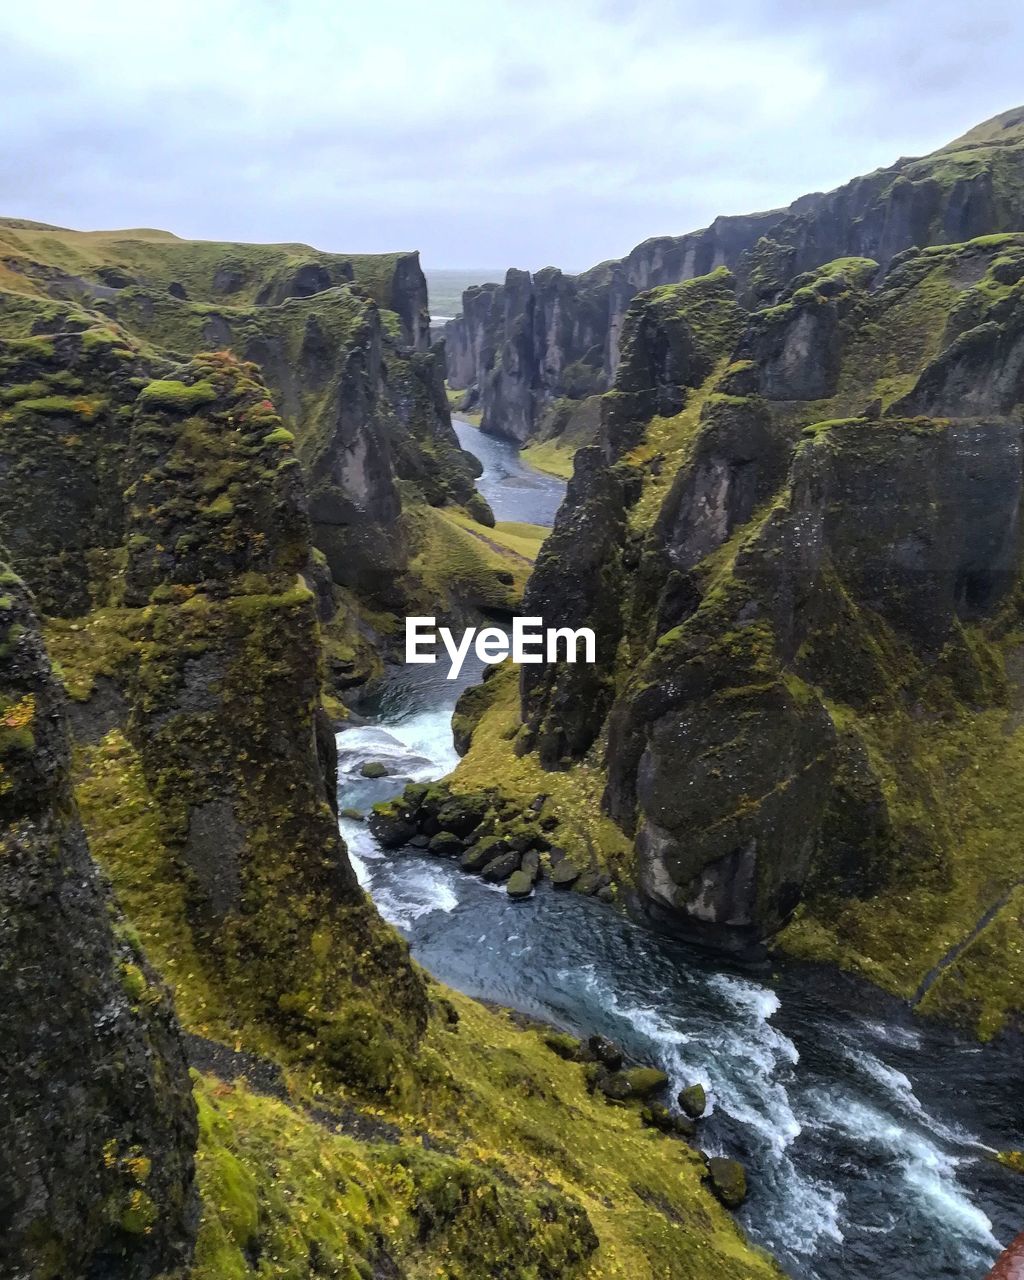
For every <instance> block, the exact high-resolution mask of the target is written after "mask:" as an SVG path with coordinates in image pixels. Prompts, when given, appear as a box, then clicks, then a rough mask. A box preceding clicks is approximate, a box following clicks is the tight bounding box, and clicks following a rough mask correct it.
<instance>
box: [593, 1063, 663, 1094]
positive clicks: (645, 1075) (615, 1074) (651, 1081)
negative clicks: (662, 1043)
mask: <svg viewBox="0 0 1024 1280" xmlns="http://www.w3.org/2000/svg"><path fill="white" fill-rule="evenodd" d="M667 1084H668V1076H667V1075H666V1074H665V1072H664V1071H659V1070H658V1068H657V1067H628V1068H626V1069H625V1070H624V1071H601V1072H599V1073H598V1074H597V1075H596V1076H595V1078H594V1088H595V1090H596V1091H597V1092H598V1093H603V1094H604V1096H605V1097H606V1098H610V1099H611V1100H612V1101H613V1102H633V1101H643V1100H645V1099H647V1098H650V1097H651V1096H652V1095H653V1094H655V1093H658V1092H659V1091H660V1090H662V1089H664V1088H665V1086H666V1085H667Z"/></svg>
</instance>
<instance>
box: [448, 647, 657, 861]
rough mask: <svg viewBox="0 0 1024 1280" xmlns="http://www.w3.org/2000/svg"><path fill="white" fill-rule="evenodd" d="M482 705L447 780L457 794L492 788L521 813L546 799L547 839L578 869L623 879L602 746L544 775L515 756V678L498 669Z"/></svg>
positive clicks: (620, 840) (624, 848) (623, 856)
mask: <svg viewBox="0 0 1024 1280" xmlns="http://www.w3.org/2000/svg"><path fill="white" fill-rule="evenodd" d="M485 688H486V689H487V690H488V698H487V705H486V707H485V709H484V710H483V712H482V714H481V715H480V717H479V720H477V721H476V723H475V726H474V729H473V736H472V744H471V745H470V747H469V750H468V751H467V753H466V755H465V757H464V758H463V759H462V761H461V762H460V763H459V765H458V767H457V768H456V770H455V772H454V773H453V774H452V775H451V778H450V781H451V784H452V788H453V790H455V791H456V792H459V793H468V792H478V791H485V790H486V789H487V788H489V787H494V786H498V787H499V788H500V791H501V794H502V795H503V796H505V797H507V798H508V799H510V800H512V801H514V802H517V803H518V804H520V806H521V807H522V808H523V809H525V808H526V807H527V806H528V805H529V803H530V802H531V801H532V800H533V799H534V797H535V796H537V795H547V796H548V797H549V798H548V801H547V803H546V804H545V806H544V810H543V812H544V814H545V815H551V816H553V817H555V818H557V819H558V826H557V828H556V832H555V835H554V836H553V839H554V840H555V842H556V843H558V844H559V845H561V846H562V847H563V848H564V849H565V850H566V851H567V852H568V853H570V854H571V855H572V856H573V858H574V860H575V861H576V863H577V865H579V866H580V867H581V868H584V867H588V866H596V867H599V868H600V869H602V870H608V871H610V872H611V873H613V874H614V875H615V876H617V877H618V878H625V877H626V876H627V869H628V867H629V865H630V863H631V860H632V859H631V851H630V842H629V840H628V839H627V838H626V836H624V835H623V833H622V832H621V831H620V830H619V828H618V827H617V826H616V825H615V823H614V822H612V820H611V819H610V818H608V817H607V816H606V815H605V814H604V813H603V812H602V803H601V798H602V794H603V791H604V786H605V781H606V779H605V774H604V769H603V767H602V764H601V755H602V751H603V745H604V744H603V742H601V743H599V744H597V745H596V746H595V748H594V750H593V752H592V754H591V755H590V756H588V757H587V759H585V760H583V761H581V762H580V763H579V764H577V765H576V766H574V768H573V769H571V770H570V771H568V772H564V773H548V772H547V771H546V770H544V769H542V768H541V765H540V762H539V761H538V759H537V757H536V755H534V754H532V753H527V754H517V752H516V738H517V735H518V730H519V727H520V719H519V673H518V668H517V667H515V666H514V665H513V664H512V663H505V664H503V665H502V666H501V667H500V668H499V669H498V670H497V671H496V672H495V674H494V675H493V676H492V677H491V678H490V679H489V680H488V681H487V684H486V686H485Z"/></svg>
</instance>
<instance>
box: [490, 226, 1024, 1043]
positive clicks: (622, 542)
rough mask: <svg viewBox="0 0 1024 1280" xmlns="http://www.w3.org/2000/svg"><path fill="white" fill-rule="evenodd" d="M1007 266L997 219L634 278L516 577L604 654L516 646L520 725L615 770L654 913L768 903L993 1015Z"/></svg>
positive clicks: (1009, 544)
mask: <svg viewBox="0 0 1024 1280" xmlns="http://www.w3.org/2000/svg"><path fill="white" fill-rule="evenodd" d="M1022 264H1024V241H1022V239H1021V237H1020V236H1011V235H1007V236H1004V237H985V238H982V239H981V240H978V241H973V242H968V243H966V244H963V245H951V246H946V247H943V248H935V249H932V250H926V251H920V252H917V251H915V252H913V253H909V254H903V255H901V256H900V257H899V258H897V259H896V260H895V261H894V262H893V263H892V264H891V265H890V267H889V268H888V270H884V269H883V268H882V267H880V265H879V264H878V263H877V262H873V261H870V260H866V259H859V258H858V259H842V260H840V261H838V262H836V263H829V264H825V265H824V266H822V267H821V268H820V269H818V270H816V271H814V272H810V273H806V274H803V275H800V276H797V277H796V278H795V279H794V280H793V281H792V282H791V284H790V285H789V286H788V287H787V289H786V290H784V291H783V292H782V294H781V295H780V296H779V297H778V299H777V301H776V302H775V304H774V305H773V306H771V307H768V308H764V309H762V310H760V311H756V312H754V313H752V314H749V315H744V312H743V310H742V308H741V307H740V306H739V304H738V303H737V302H736V300H735V299H734V298H733V297H732V295H731V292H730V278H729V277H728V276H727V275H725V274H724V273H713V274H712V276H710V277H707V278H706V280H705V281H703V282H702V281H691V282H684V283H683V284H681V285H676V286H663V287H661V288H659V289H655V290H652V291H651V292H649V293H647V294H643V295H640V297H638V298H637V299H636V300H635V301H634V302H633V304H632V305H631V308H630V311H629V314H628V315H627V319H626V323H625V325H624V340H623V358H622V362H621V364H620V366H619V371H618V374H617V377H616V383H615V387H614V388H613V389H612V391H611V392H609V393H607V394H606V395H605V396H604V397H603V399H602V402H601V403H602V414H601V421H602V432H601V439H600V443H599V445H598V446H596V447H594V448H591V449H586V450H584V451H583V452H582V453H581V454H580V455H578V464H577V471H576V476H575V478H574V481H573V483H572V485H571V486H570V489H569V493H568V496H567V500H566V503H565V505H564V506H563V508H562V511H561V512H560V513H559V517H558V521H557V523H556V526H555V530H554V532H553V535H552V537H551V539H550V540H549V542H548V543H547V545H546V547H545V551H544V553H543V554H542V556H541V558H540V560H539V562H538V568H537V571H536V572H535V575H534V577H533V579H532V581H531V583H530V586H529V589H528V593H527V601H526V605H527V608H528V609H529V611H530V612H531V613H541V614H543V616H544V617H545V620H546V622H547V623H548V625H572V626H574V627H575V626H580V625H590V626H593V627H595V629H596V630H598V632H599V635H600V639H599V643H598V662H597V664H596V665H595V666H594V667H589V668H580V667H570V666H563V667H561V668H547V667H524V668H523V671H522V674H521V721H522V724H521V727H520V729H519V733H518V736H517V737H516V748H517V749H518V750H520V751H523V750H532V751H536V752H537V753H538V755H539V760H540V763H541V764H542V765H544V766H545V767H547V768H549V769H550V768H558V769H569V770H572V769H573V768H574V767H575V766H574V761H578V760H580V761H582V760H584V759H585V761H586V767H587V768H588V769H593V768H594V767H597V766H601V767H603V768H604V769H605V770H606V776H607V787H606V791H605V797H604V805H605V808H606V811H607V813H608V814H610V815H611V817H612V818H613V819H614V820H615V822H616V823H617V824H618V826H619V827H620V829H622V830H623V831H624V832H626V833H628V834H629V835H630V836H631V837H632V838H633V840H634V849H635V869H634V873H633V883H634V885H635V887H636V888H637V889H638V890H639V894H640V897H641V899H642V901H643V903H644V905H645V906H646V909H647V910H648V911H649V912H650V913H651V914H652V915H654V916H656V917H657V918H658V919H659V920H661V921H662V922H663V923H664V924H665V925H666V926H667V927H669V928H671V929H673V930H674V931H677V932H681V933H683V934H684V935H686V936H688V937H690V938H693V939H695V940H697V941H700V942H703V943H707V944H709V945H711V946H713V947H716V948H741V949H748V948H752V947H757V946H759V945H760V944H762V943H764V942H765V941H767V940H770V939H772V938H774V937H776V936H777V935H778V934H779V932H780V930H784V931H785V932H784V933H783V934H782V937H783V939H784V941H785V942H786V945H788V946H790V947H791V948H792V949H794V950H797V951H798V952H799V953H801V954H812V955H815V956H816V957H818V958H822V957H826V956H827V958H830V959H839V960H841V961H842V962H844V963H848V964H851V965H853V966H854V967H857V968H860V969H861V970H862V971H865V972H868V973H870V975H871V976H872V977H874V978H875V979H876V980H879V979H881V980H882V981H884V982H885V983H886V984H887V985H889V986H891V987H893V988H894V989H897V990H904V991H906V992H907V994H908V995H914V994H915V993H916V998H917V999H918V1000H920V1001H923V1002H924V1003H925V1005H926V1007H928V1008H933V1009H935V1010H936V1011H941V1012H944V1013H947V1014H950V1015H951V1016H956V1017H961V1018H965V1019H966V1020H969V1021H973V1022H974V1023H975V1025H982V1024H983V1025H985V1026H994V1025H1000V1023H1001V1020H1002V1019H1003V1018H1005V1017H1006V1016H1007V1014H1008V1013H1012V1009H1013V1008H1014V1007H1015V1006H1014V1004H1013V1001H1014V999H1015V997H1014V996H1013V995H1012V991H1010V992H1009V994H1008V995H1007V994H1006V991H1005V989H1004V988H1003V987H1000V988H999V990H1001V991H1004V994H1003V995H998V994H997V993H995V992H994V993H993V994H991V995H990V994H989V993H988V988H987V987H986V986H985V982H986V979H985V973H986V972H987V973H988V975H989V980H991V977H992V973H993V970H992V968H991V966H992V964H993V963H998V962H997V961H996V960H995V958H994V957H995V955H996V954H999V951H998V947H997V942H996V940H997V937H1001V936H1002V934H1003V933H1004V932H1006V931H1007V930H1008V931H1009V934H1010V936H1012V933H1013V919H1014V911H1015V909H1016V908H1015V906H1014V899H1013V896H1012V895H1013V892H1014V886H1015V884H1016V883H1017V882H1018V880H1019V879H1020V878H1021V875H1022V874H1024V866H1021V865H1020V864H1019V859H1014V858H1010V859H1006V858H1005V857H1004V856H1003V855H1002V854H998V853H997V852H996V843H995V837H994V836H993V833H992V827H991V823H992V822H993V820H995V821H996V823H997V825H998V828H999V831H1000V833H1001V834H1000V836H999V838H998V839H999V841H1000V842H1001V843H1000V848H1005V847H1007V846H1008V845H1010V844H1013V843H1014V841H1015V840H1016V836H1015V835H1014V834H1013V833H1014V832H1015V831H1016V826H1015V825H1014V824H1015V822H1016V817H1015V815H1016V807H1015V805H1014V803H1013V800H1012V788H1013V787H1014V786H1015V785H1016V784H1015V782H1013V778H1014V777H1015V768H1014V766H1013V764H1012V759H1013V753H1014V752H1015V751H1016V750H1017V737H1016V734H1017V731H1018V725H1019V720H1018V719H1017V712H1016V710H1015V708H1016V707H1017V706H1018V705H1019V701H1020V698H1021V693H1020V690H1019V687H1018V678H1017V674H1016V673H1017V671H1018V664H1017V657H1016V652H1017V650H1016V639H1015V636H1016V630H1015V627H1016V622H1015V619H1016V618H1017V608H1018V600H1019V593H1020V586H1021V577H1022V545H1021V528H1020V509H1021V502H1022V498H1024V494H1022V475H1024V421H1022V413H1021V406H1022V405H1024V377H1022V370H1021V363H1020V350H1019V340H1018V334H1019V331H1020V321H1021V316H1022V315H1024V292H1022V290H1024V269H1022ZM472 750H473V748H472V745H471V746H470V756H471V757H472ZM972 760H974V761H975V762H977V761H980V760H985V761H986V763H985V764H984V765H980V764H974V765H972V764H971V763H970V762H971V761H972ZM1008 789H1009V790H1008ZM908 893H918V894H920V899H921V900H920V907H919V911H920V922H919V923H917V922H915V925H914V927H912V928H911V927H908V926H907V925H906V923H905V921H904V922H903V923H901V924H899V925H897V922H896V919H895V918H894V919H890V914H891V913H893V912H895V913H896V914H897V915H898V916H899V918H900V920H901V921H902V920H903V914H904V911H905V908H901V907H900V906H899V904H900V903H901V902H903V901H905V900H906V895H907V894H908ZM987 913H988V914H987ZM993 916H994V918H995V923H992V924H989V923H988V922H989V921H990V920H991V919H992V918H993ZM979 920H980V921H981V924H980V925H977V922H978V921H979ZM883 921H887V922H888V923H887V924H886V923H882V922H883ZM939 921H941V925H939V924H937V922H939ZM837 922H839V923H837ZM976 925H977V931H976V932H975V926H976ZM989 928H991V929H992V930H993V931H994V932H992V933H991V934H987V932H986V931H987V930H988V929H989ZM958 930H959V931H960V933H959V936H961V937H963V938H964V939H965V940H966V941H965V950H964V952H963V954H962V955H961V953H960V952H959V951H957V952H955V953H954V956H953V958H952V960H951V961H950V963H949V964H948V965H947V964H946V963H943V964H942V965H941V966H940V967H939V968H938V969H937V970H936V971H935V972H932V966H933V965H934V964H935V963H936V962H938V961H942V960H943V947H942V941H941V939H942V937H943V936H945V937H954V938H955V937H957V936H958V934H957V931H958ZM894 933H895V934H896V935H897V936H898V938H899V941H898V942H897V943H894V942H893V934H894ZM976 936H977V939H978V940H977V941H974V939H975V937H976ZM983 939H984V942H983V941H982V940H983ZM967 943H969V944H970V945H966V944H967ZM1009 954H1010V955H1011V957H1012V955H1013V954H1014V953H1013V951H1012V949H1011V951H1010V953H1009ZM968 956H970V959H968V958H967V957H968ZM954 961H955V962H954ZM986 966H989V967H988V968H987V969H986ZM912 975H916V976H914V978H913V981H911V980H910V979H911V976H912ZM919 983H920V986H919V985H918V984H919ZM1007 999H1008V1000H1009V1004H1008V1005H1007V1003H1006V1001H1007ZM979 1019H981V1020H982V1021H981V1023H979V1021H978V1020H979Z"/></svg>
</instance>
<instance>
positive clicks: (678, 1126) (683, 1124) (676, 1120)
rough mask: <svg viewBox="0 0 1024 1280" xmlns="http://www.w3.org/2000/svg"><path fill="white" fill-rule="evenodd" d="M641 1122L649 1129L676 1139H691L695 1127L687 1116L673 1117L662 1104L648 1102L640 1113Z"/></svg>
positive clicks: (694, 1132) (695, 1129)
mask: <svg viewBox="0 0 1024 1280" xmlns="http://www.w3.org/2000/svg"><path fill="white" fill-rule="evenodd" d="M640 1119H641V1121H642V1122H643V1123H644V1124H645V1125H647V1126H648V1127H649V1128H651V1129H658V1130H659V1131H660V1132H661V1133H668V1134H671V1135H673V1136H674V1137H677V1138H692V1137H694V1136H695V1135H696V1133H697V1126H696V1125H695V1124H694V1123H693V1121H692V1120H691V1119H689V1118H688V1117H687V1116H679V1115H675V1114H674V1113H673V1112H672V1111H670V1110H669V1109H668V1107H666V1106H665V1104H664V1103H663V1102H650V1103H648V1105H647V1106H646V1107H644V1109H643V1111H641V1112H640Z"/></svg>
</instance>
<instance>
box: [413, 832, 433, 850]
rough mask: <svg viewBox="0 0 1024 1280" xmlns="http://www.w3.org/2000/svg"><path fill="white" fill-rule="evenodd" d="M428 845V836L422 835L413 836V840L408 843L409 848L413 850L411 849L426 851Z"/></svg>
mask: <svg viewBox="0 0 1024 1280" xmlns="http://www.w3.org/2000/svg"><path fill="white" fill-rule="evenodd" d="M429 844H430V836H424V835H418V836H413V838H412V839H411V840H410V841H409V846H410V848H413V849H426V848H427V847H428V846H429Z"/></svg>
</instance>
